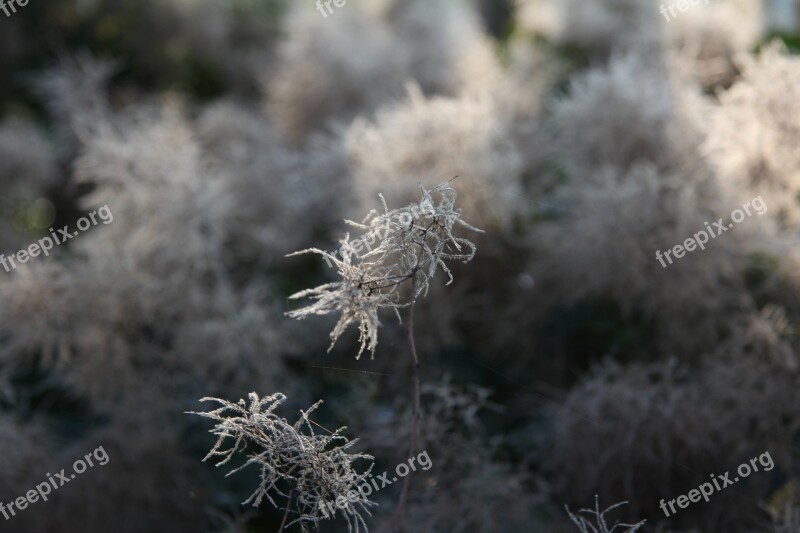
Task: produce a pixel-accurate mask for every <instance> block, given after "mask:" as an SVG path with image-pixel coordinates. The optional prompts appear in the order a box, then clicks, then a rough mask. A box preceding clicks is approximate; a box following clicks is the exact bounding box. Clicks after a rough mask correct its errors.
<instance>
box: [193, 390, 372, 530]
mask: <svg viewBox="0 0 800 533" xmlns="http://www.w3.org/2000/svg"><path fill="white" fill-rule="evenodd" d="M249 400H250V402H249V404H248V403H247V402H245V400H239V402H238V403H232V402H229V401H226V400H220V399H218V398H203V399H202V400H200V401H201V402H206V401H213V402H217V403H219V404H220V405H221V406H222V407H219V408H218V409H214V410H213V411H209V412H207V413H193V414H198V415H200V416H203V417H205V418H210V419H211V420H214V421H215V422H217V424H216V426H214V429H212V430H211V433H213V434H214V435H216V436H217V437H218V439H217V442H216V444H214V447H213V448H212V449H211V451H210V452H209V453H208V455H206V457H205V459H203V460H204V461H205V460H208V459H211V458H216V459H219V461H218V462H217V466H222V465H225V464H227V463H229V462H230V461H231V460H233V459H234V457H235V456H236V453H237V452H239V451H245V452H246V453H247V454H248V460H247V462H245V463H244V464H243V465H241V466H239V467H236V468H234V469H233V470H231V471H230V472H229V473H228V475H231V474H234V473H236V472H239V471H240V470H243V469H244V468H247V467H248V466H250V465H253V464H255V465H258V466H259V468H260V469H261V483H260V484H259V486H258V488H257V489H256V491H255V492H254V493H253V494H252V495H251V496H250V497H249V498H248V499H247V500H246V501H245V502H244V503H252V504H253V506H255V507H257V506H259V505H260V504H261V502H262V500H263V499H264V498H267V499H268V500H269V501H270V503H272V505H274V506H275V507H276V508H280V506H279V504H278V502H276V501H275V499H276V498H281V499H285V500H286V504H285V505H286V507H285V514H284V519H283V524H282V525H281V529H280V531H283V530H284V529H285V528H287V527H291V526H292V525H294V524H298V525H299V526H300V527H301V528H302V530H303V531H307V530H308V529H307V525H308V524H309V523H313V524H317V523H319V521H320V520H322V519H323V518H324V516H323V513H324V511H323V505H327V504H328V503H329V502H336V501H337V499H340V498H342V497H343V498H345V499H346V498H348V494H350V493H351V492H352V491H356V492H358V486H359V485H360V484H361V482H362V481H364V480H365V479H366V478H367V476H368V475H369V473H370V472H371V470H372V464H371V463H372V459H373V457H372V456H371V455H366V454H361V453H350V452H349V451H348V450H350V449H351V448H352V447H353V446H355V444H356V443H357V442H358V439H355V440H349V439H348V438H347V437H345V436H344V435H343V432H344V430H345V429H346V428H344V427H341V428H339V429H337V430H336V431H334V432H332V433H331V432H329V434H328V435H324V434H317V433H316V432H315V431H314V424H316V422H314V421H313V420H311V419H310V418H309V415H311V413H312V412H313V411H314V410H316V409H317V408H318V407H319V406H320V405H321V404H322V401H319V402H317V403H315V404H314V405H312V406H311V407H310V408H309V409H308V410H307V411H301V412H300V413H301V416H300V418H299V419H298V420H297V422H295V423H294V424H290V423H289V422H288V421H287V420H286V419H285V418H281V417H279V416H278V415H277V414H276V413H275V411H276V410H277V409H278V407H280V406H281V404H283V403H284V402H285V401H286V396H284V395H283V394H282V393H276V394H273V395H271V396H267V397H265V398H259V397H258V395H257V394H256V393H254V392H251V393H250V395H249ZM317 425H318V424H317ZM320 427H321V426H320ZM323 429H324V428H323ZM325 431H327V430H325ZM229 439H233V443H232V444H231V445H229ZM251 446H254V447H255V450H253V451H249V450H250V447H251ZM358 460H365V461H368V462H369V463H370V466H369V467H368V468H367V470H366V471H365V472H362V473H359V472H357V471H356V469H355V468H354V467H353V463H354V462H356V461H358ZM287 491H288V492H287ZM373 505H376V504H375V503H373V502H370V501H369V500H367V499H366V498H365V497H361V498H359V500H358V501H356V502H355V503H352V502H349V503H348V504H347V506H346V507H345V509H340V511H341V514H342V516H343V517H344V518H345V519H346V520H347V525H348V531H353V530H355V531H356V532H358V531H360V527H361V526H363V527H364V530H365V531H367V524H366V522H365V521H364V518H363V515H362V513H366V514H367V515H370V512H369V507H370V506H373ZM291 515H297V517H296V518H295V519H294V520H292V521H291V522H288V523H287V518H288V517H289V516H291Z"/></svg>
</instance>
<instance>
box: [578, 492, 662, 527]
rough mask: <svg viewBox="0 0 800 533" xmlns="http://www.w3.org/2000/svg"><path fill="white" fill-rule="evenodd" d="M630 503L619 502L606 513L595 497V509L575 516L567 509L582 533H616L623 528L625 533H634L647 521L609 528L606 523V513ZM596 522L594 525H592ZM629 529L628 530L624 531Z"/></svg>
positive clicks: (579, 512)
mask: <svg viewBox="0 0 800 533" xmlns="http://www.w3.org/2000/svg"><path fill="white" fill-rule="evenodd" d="M627 503H628V502H619V503H615V504H614V505H612V506H611V507H609V508H608V509H606V510H605V511H601V510H600V500H599V498H598V497H597V496H596V495H595V497H594V509H581V510H580V511H578V512H577V513H575V514H573V513H571V512H570V510H569V507H566V506H565V508H566V509H567V514H568V515H569V518H570V520H572V523H573V524H575V525H576V526H578V529H579V530H580V532H581V533H614V531H616V530H617V528H622V531H624V533H634V532H635V531H638V530H639V529H641V527H642V526H644V523H645V522H646V520H642V521H641V522H638V523H636V524H620V523H619V522H617V523H615V524H614V525H613V526H611V527H610V528H609V526H608V524H607V523H606V517H605V515H606V513H608V512H609V511H611V510H612V509H616V508H617V507H622V506H623V505H626V504H627ZM581 513H583V514H585V515H588V516H591V517H593V519H594V520H588V519H587V518H586V517H585V516H583V515H582V514H581ZM593 521H594V523H592V522H593ZM624 528H628V529H624Z"/></svg>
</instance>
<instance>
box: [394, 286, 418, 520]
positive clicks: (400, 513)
mask: <svg viewBox="0 0 800 533" xmlns="http://www.w3.org/2000/svg"><path fill="white" fill-rule="evenodd" d="M416 281H417V280H416V277H415V278H413V282H412V288H411V290H412V294H413V293H414V292H413V291H414V290H415V289H416ZM407 329H408V344H409V345H410V347H411V356H412V357H413V359H414V362H413V365H412V370H413V375H414V414H413V419H412V421H411V437H410V443H409V452H408V453H409V457H413V456H414V455H415V454H416V453H417V440H418V439H419V421H420V418H421V416H422V415H421V408H420V392H419V357H418V356H417V345H416V343H415V342H414V300H412V301H411V308H410V310H409V313H408V324H407ZM410 486H411V474H410V473H409V475H407V476H406V477H405V478H404V479H403V489H402V490H401V492H400V501H399V502H398V504H397V512H396V513H395V515H394V531H395V533H401V532H402V531H403V517H404V516H405V512H406V501H407V500H408V490H409V488H410Z"/></svg>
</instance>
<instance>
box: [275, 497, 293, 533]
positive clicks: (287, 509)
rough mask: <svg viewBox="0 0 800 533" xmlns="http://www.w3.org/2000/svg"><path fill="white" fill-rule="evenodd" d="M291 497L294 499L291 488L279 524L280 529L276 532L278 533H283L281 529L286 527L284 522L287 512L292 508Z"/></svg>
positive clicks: (287, 515)
mask: <svg viewBox="0 0 800 533" xmlns="http://www.w3.org/2000/svg"><path fill="white" fill-rule="evenodd" d="M293 497H294V487H292V490H291V491H289V501H288V502H287V503H286V512H285V513H283V521H282V522H281V528H280V529H279V530H278V533H283V528H285V527H286V520H287V519H288V518H289V511H290V510H291V508H292V498H293Z"/></svg>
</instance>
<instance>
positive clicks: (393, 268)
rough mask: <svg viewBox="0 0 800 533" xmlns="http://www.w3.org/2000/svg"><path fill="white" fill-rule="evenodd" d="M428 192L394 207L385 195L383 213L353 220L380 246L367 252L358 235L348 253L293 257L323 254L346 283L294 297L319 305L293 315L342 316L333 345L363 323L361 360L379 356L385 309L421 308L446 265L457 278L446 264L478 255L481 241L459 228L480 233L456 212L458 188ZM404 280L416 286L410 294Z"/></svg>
mask: <svg viewBox="0 0 800 533" xmlns="http://www.w3.org/2000/svg"><path fill="white" fill-rule="evenodd" d="M420 188H421V190H422V199H421V200H420V201H419V203H416V204H411V205H408V206H406V207H403V208H400V209H394V210H391V211H390V210H389V208H388V207H387V205H386V200H385V199H384V198H383V196H381V197H380V198H381V202H382V203H383V211H384V212H383V213H381V214H378V213H377V212H376V211H375V210H372V211H371V212H370V213H369V214H368V215H367V217H366V218H365V219H364V221H363V222H362V223H357V222H353V221H352V220H348V221H346V222H347V223H348V224H349V225H351V226H354V227H356V228H358V229H359V230H361V231H363V234H362V235H361V237H359V238H358V239H356V241H355V242H369V243H372V242H376V243H377V245H376V246H375V248H367V249H366V250H361V249H360V247H358V246H354V245H353V242H354V241H351V240H350V235H349V234H347V235H345V237H344V239H342V240H341V241H340V243H341V248H340V249H339V253H340V254H341V257H340V258H337V257H336V255H334V254H331V253H329V252H326V251H323V250H319V249H317V248H309V249H306V250H301V251H299V252H295V253H293V254H290V257H291V256H294V255H300V254H308V253H315V254H319V255H321V256H322V257H323V258H324V259H325V260H326V261H329V262H330V263H332V264H333V265H335V266H336V268H337V270H338V274H339V276H340V277H341V281H336V282H333V283H327V284H325V285H320V286H319V287H316V288H313V289H307V290H304V291H300V292H298V293H295V294H293V295H292V296H290V297H289V298H290V299H293V300H296V299H302V298H311V299H312V300H316V301H315V302H314V303H312V304H310V305H308V306H306V307H303V308H301V309H298V310H295V311H290V312H289V313H287V314H288V315H289V316H290V317H292V318H298V319H304V318H306V317H308V316H311V315H327V314H330V313H341V317H340V318H339V322H338V323H337V324H336V326H335V327H334V329H333V331H332V332H331V346H330V348H329V351H330V349H331V348H333V345H334V344H335V343H336V341H337V340H338V339H339V337H340V336H341V335H342V333H344V331H345V330H346V329H347V327H348V326H349V325H350V324H353V323H358V330H359V333H360V337H359V341H360V348H359V351H358V354H357V355H356V358H359V357H360V356H361V354H362V353H364V350H366V349H368V350H369V351H370V352H371V353H372V355H374V354H375V348H376V347H377V345H378V327H379V326H380V321H379V320H378V311H379V310H381V309H392V310H394V311H395V312H396V313H397V314H398V317H399V309H401V308H404V307H409V306H411V305H413V303H414V301H415V300H416V299H417V298H418V297H419V296H425V295H426V294H427V292H428V286H429V283H430V280H431V279H433V277H434V276H435V275H436V273H437V271H438V270H439V269H440V268H441V269H442V270H443V271H444V272H445V273H446V274H447V275H448V277H449V280H448V282H447V284H448V285H449V284H450V283H451V282H452V281H453V276H452V274H451V272H450V269H449V268H448V267H447V264H446V263H445V261H451V260H455V261H462V262H464V263H466V262H468V261H470V260H471V259H472V258H473V257H474V256H475V251H476V249H475V245H474V244H472V243H471V242H470V241H468V240H467V239H464V238H460V237H456V236H455V235H453V232H454V231H455V229H456V228H457V227H458V226H461V227H463V228H466V229H469V230H472V231H476V232H480V231H481V230H479V229H477V228H474V227H473V226H471V225H469V224H467V223H466V222H464V221H463V220H461V211H460V210H458V209H456V207H455V203H456V197H457V194H456V191H455V189H453V188H452V187H450V186H449V183H443V184H441V185H438V186H436V187H434V188H433V189H431V190H426V189H425V188H424V187H420ZM403 284H410V285H411V290H410V292H409V294H408V295H407V297H406V298H403V297H402V293H401V289H402V286H403Z"/></svg>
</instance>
